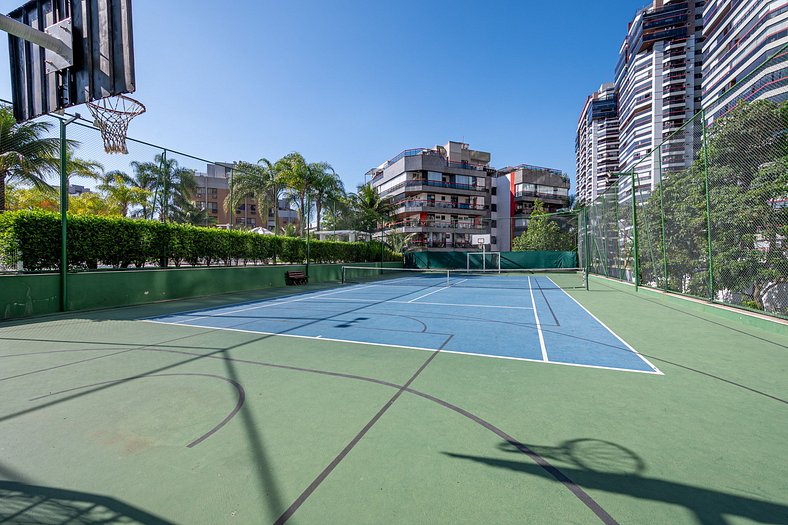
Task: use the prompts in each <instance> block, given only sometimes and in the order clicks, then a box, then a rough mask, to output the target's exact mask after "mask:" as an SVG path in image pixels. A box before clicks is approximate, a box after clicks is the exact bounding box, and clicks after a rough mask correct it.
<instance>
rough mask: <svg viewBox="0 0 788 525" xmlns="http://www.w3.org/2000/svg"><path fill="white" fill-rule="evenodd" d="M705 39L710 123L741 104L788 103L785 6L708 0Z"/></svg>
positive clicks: (778, 1)
mask: <svg viewBox="0 0 788 525" xmlns="http://www.w3.org/2000/svg"><path fill="white" fill-rule="evenodd" d="M703 36H704V42H703V55H704V58H703V105H704V107H705V108H708V109H707V112H706V117H707V119H708V121H709V122H713V121H714V120H715V119H718V118H720V117H723V116H725V114H726V113H728V112H729V111H730V110H731V109H733V107H734V106H735V105H736V104H737V103H738V102H739V101H748V102H749V101H753V100H758V99H768V100H773V101H775V102H783V101H785V100H788V49H783V48H784V46H785V45H786V44H788V1H786V0H772V1H764V0H743V1H736V0H708V1H707V2H706V5H705V7H704V9H703ZM775 55H777V56H775ZM772 57H774V58H772ZM770 59H771V60H770ZM767 62H768V63H767Z"/></svg>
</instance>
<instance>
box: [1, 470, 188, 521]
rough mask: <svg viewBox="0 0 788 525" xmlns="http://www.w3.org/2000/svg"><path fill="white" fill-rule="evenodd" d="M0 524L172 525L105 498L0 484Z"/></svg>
mask: <svg viewBox="0 0 788 525" xmlns="http://www.w3.org/2000/svg"><path fill="white" fill-rule="evenodd" d="M0 523H47V524H50V525H56V524H64V525H65V524H66V523H81V524H84V525H98V524H112V523H124V524H130V523H143V524H145V525H172V523H173V522H171V521H167V520H165V519H164V518H161V517H159V516H156V515H154V514H151V513H150V512H147V511H145V510H142V509H139V508H137V507H133V506H131V505H129V504H128V503H124V502H123V501H120V500H117V499H115V498H111V497H109V496H102V495H100V494H92V493H89V492H79V491H75V490H67V489H59V488H54V487H42V486H38V485H29V484H27V483H19V482H16V481H0Z"/></svg>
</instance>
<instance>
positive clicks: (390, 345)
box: [142, 319, 662, 375]
mask: <svg viewBox="0 0 788 525" xmlns="http://www.w3.org/2000/svg"><path fill="white" fill-rule="evenodd" d="M142 322H144V323H154V324H163V325H169V326H179V327H185V328H205V329H208V330H225V331H228V332H242V333H246V334H258V335H273V336H276V337H293V338H296V339H313V340H319V341H332V342H335V343H351V344H356V345H366V346H384V347H387V348H404V349H406V350H421V351H423V352H434V351H435V350H437V348H425V347H421V346H405V345H392V344H388V343H369V342H367V341H353V340H350V339H333V338H328V337H322V336H317V337H313V336H311V335H294V334H278V333H276V332H261V331H259V330H244V329H242V328H223V327H216V326H203V325H195V324H176V323H165V322H164V321H152V320H150V319H142ZM441 353H442V354H444V353H446V354H457V355H471V356H474V357H487V358H490V359H509V360H511V361H527V362H529V363H542V364H545V363H546V364H548V365H563V366H576V367H579V368H596V369H600V370H614V371H617V372H636V373H639V374H654V373H655V372H650V371H648V370H632V369H630V368H616V367H612V366H600V365H583V364H579V363H562V362H560V361H542V360H541V359H531V358H528V357H510V356H506V355H488V354H476V353H473V352H460V351H457V350H446V349H442V350H441ZM657 373H659V374H660V375H661V374H662V372H657Z"/></svg>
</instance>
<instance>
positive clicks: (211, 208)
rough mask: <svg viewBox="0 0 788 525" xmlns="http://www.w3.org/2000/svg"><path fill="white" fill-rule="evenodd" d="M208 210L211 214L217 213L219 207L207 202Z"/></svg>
mask: <svg viewBox="0 0 788 525" xmlns="http://www.w3.org/2000/svg"><path fill="white" fill-rule="evenodd" d="M208 210H209V211H210V212H211V213H217V212H218V210H219V206H218V205H217V204H216V203H215V202H209V203H208Z"/></svg>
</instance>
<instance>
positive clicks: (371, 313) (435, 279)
mask: <svg viewBox="0 0 788 525" xmlns="http://www.w3.org/2000/svg"><path fill="white" fill-rule="evenodd" d="M148 321H151V322H157V323H165V324H173V325H186V326H194V327H201V328H214V329H218V330H236V331H244V332H252V333H260V334H276V335H280V336H287V337H299V338H314V339H327V340H333V341H347V342H352V343H360V344H374V345H388V346H393V347H407V348H416V349H420V350H431V351H434V350H441V351H443V352H452V353H459V354H470V355H476V356H485V357H495V358H505V359H520V360H527V361H540V362H545V363H556V364H563V365H574V366H586V367H596V368H607V369H613V370H623V371H632V372H645V373H652V374H660V373H661V372H660V371H659V370H658V369H657V368H656V367H655V366H653V365H652V364H651V363H649V362H648V361H647V360H646V359H645V358H644V357H643V356H641V355H640V354H638V353H637V352H636V351H635V350H634V349H633V348H632V347H630V346H629V345H628V344H627V343H626V342H624V341H623V340H622V339H621V338H620V337H618V336H617V335H616V334H615V333H613V332H612V331H611V330H610V329H608V328H607V327H606V326H605V325H604V324H602V323H601V322H600V321H599V320H598V319H596V318H595V317H594V316H593V315H591V314H590V313H589V312H588V311H587V310H586V309H585V308H583V307H582V306H581V305H580V304H579V303H578V302H576V301H575V300H574V299H573V298H572V297H571V296H570V295H569V294H568V293H566V292H565V291H564V290H562V289H561V288H559V287H558V286H557V285H556V284H555V283H554V282H553V280H552V279H550V278H549V277H547V276H538V275H537V276H530V275H529V276H507V275H482V276H468V278H464V279H463V278H457V279H454V280H452V281H451V282H449V281H448V280H447V279H446V278H445V277H441V276H440V274H436V275H429V276H428V275H417V276H412V277H400V278H395V279H388V280H385V281H380V282H371V283H364V284H351V285H344V286H342V287H340V288H337V289H332V290H329V291H317V292H309V293H303V294H298V295H290V296H283V297H279V298H273V299H266V300H260V301H255V302H251V303H244V304H238V305H233V306H225V307H221V308H212V309H205V310H198V311H191V312H184V313H180V314H175V315H167V316H163V317H156V318H151V319H148Z"/></svg>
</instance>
